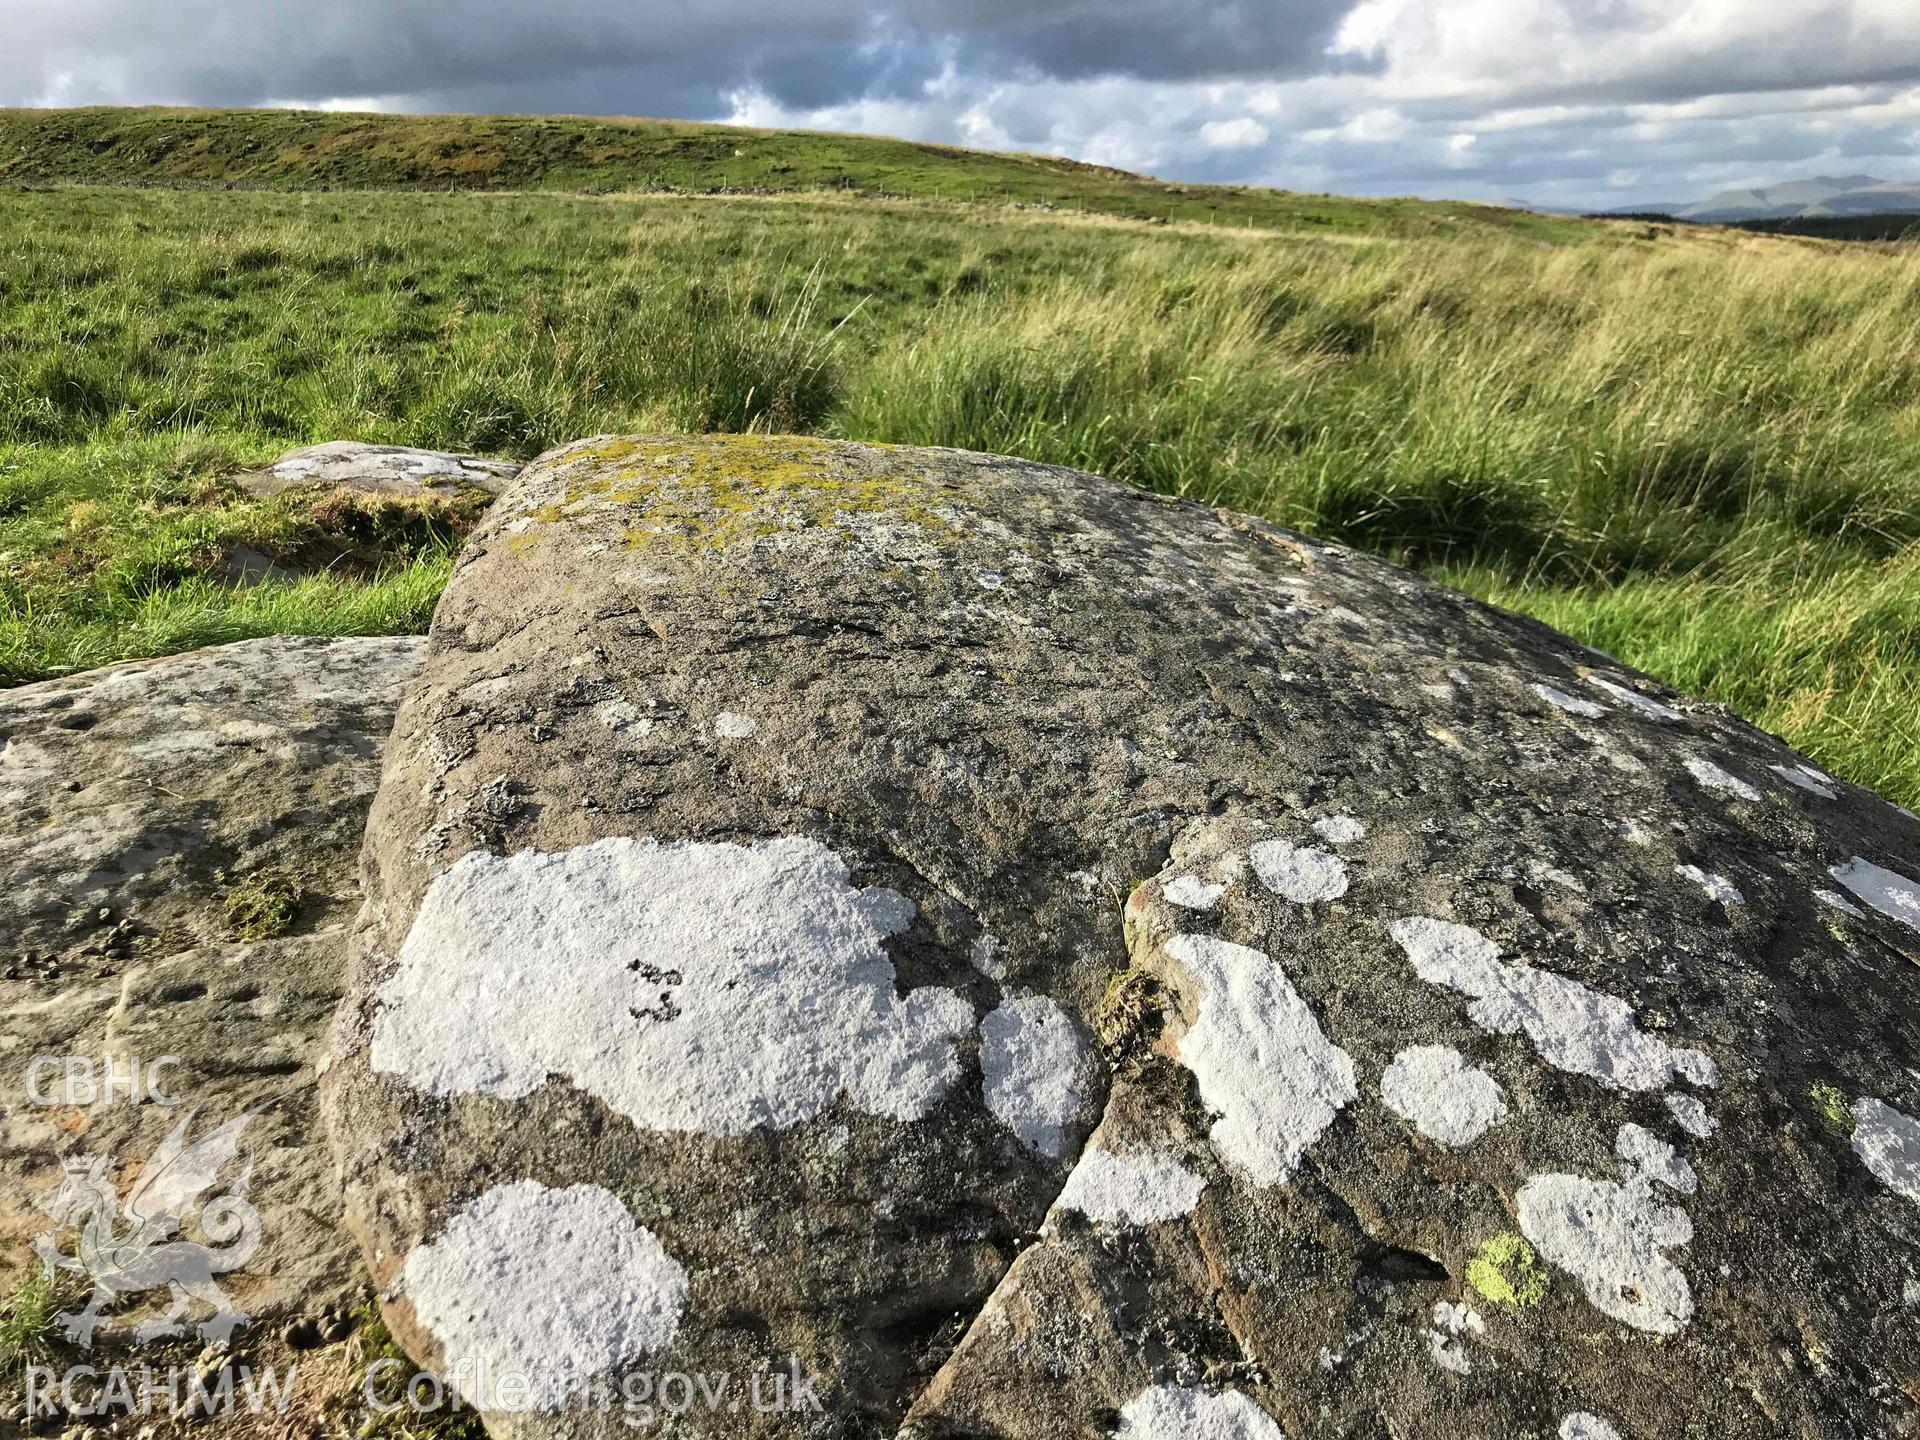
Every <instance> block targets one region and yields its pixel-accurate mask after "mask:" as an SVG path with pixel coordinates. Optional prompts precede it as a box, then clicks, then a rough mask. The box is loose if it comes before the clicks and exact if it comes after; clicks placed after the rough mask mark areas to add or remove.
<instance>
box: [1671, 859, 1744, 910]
mask: <svg viewBox="0 0 1920 1440" xmlns="http://www.w3.org/2000/svg"><path fill="white" fill-rule="evenodd" d="M1673 873H1674V874H1676V875H1678V876H1680V878H1681V879H1683V880H1691V881H1692V882H1693V883H1694V884H1696V885H1698V886H1699V887H1700V893H1701V894H1702V895H1705V896H1706V897H1707V899H1709V900H1715V901H1718V902H1719V903H1720V904H1722V905H1738V904H1740V903H1742V902H1743V901H1744V900H1745V899H1746V898H1747V897H1746V896H1744V895H1742V894H1741V893H1740V891H1739V890H1738V889H1737V888H1736V887H1735V885H1734V883H1733V882H1732V881H1731V880H1728V879H1726V878H1725V877H1724V876H1720V875H1714V874H1711V873H1709V872H1708V871H1705V870H1702V869H1701V868H1700V867H1699V866H1698V865H1676V866H1674V867H1673Z"/></svg>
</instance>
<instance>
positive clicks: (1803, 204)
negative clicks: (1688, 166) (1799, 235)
mask: <svg viewBox="0 0 1920 1440" xmlns="http://www.w3.org/2000/svg"><path fill="white" fill-rule="evenodd" d="M1910 212H1911V213H1920V181H1911V180H1876V179H1875V178H1874V177H1873V176H1871V175H1822V176H1817V177H1815V178H1814V179H1811V180H1791V181H1788V182H1787V183H1786V184H1784V185H1767V186H1764V187H1761V188H1758V189H1754V190H1722V191H1720V192H1719V193H1718V194H1717V195H1709V196H1708V197H1707V198H1706V199H1704V200H1697V201H1684V200H1682V201H1675V202H1673V203H1671V204H1644V205H1628V206H1621V207H1620V208H1619V209H1617V210H1610V211H1607V212H1604V213H1607V214H1635V215H1642V214H1661V215H1671V216H1673V217H1674V218H1675V219H1676V220H1694V221H1698V222H1700V223H1702V224H1708V225H1713V224H1733V223H1737V222H1739V221H1744V220H1806V219H1817V218H1843V217H1846V216H1850V215H1894V214H1907V213H1910Z"/></svg>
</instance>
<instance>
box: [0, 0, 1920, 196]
mask: <svg viewBox="0 0 1920 1440" xmlns="http://www.w3.org/2000/svg"><path fill="white" fill-rule="evenodd" d="M149 102H153V103H159V102H167V103H188V104H198V105H268V104H272V105H281V104H301V105H327V106H337V107H341V108H354V109H381V110H461V111H507V110H510V111H523V112H524V111H567V112H575V113H583V114H619V115H661V116H681V117H686V118H695V119H720V120H737V121H741V122H745V123H751V124H756V125H801V126H808V127H814V128H829V129H837V130H862V131H875V132H881V133H885V134H891V135H906V136H912V137H916V138H922V139H932V140H945V141H952V142H955V143H959V144H964V145H977V146H986V147H991V148H995V149H1018V150H1044V151H1052V152H1056V153H1059V154H1064V155H1072V156H1075V157H1078V158H1080V159H1084V160H1093V161H1099V162H1102V163H1105V164H1111V165H1119V166H1124V167H1126V168H1128V169H1132V170H1145V171H1149V172H1151V173H1154V174H1158V175H1164V176H1168V177H1171V178H1177V179H1188V180H1235V181H1249V182H1254V183H1261V184H1272V185H1280V186H1285V187H1288V188H1291V189H1313V190H1334V191H1343V192H1349V193H1366V194H1422V195H1457V196H1469V197H1479V198H1505V197H1515V198H1521V199H1526V200H1531V201H1534V202H1537V203H1543V204H1567V205H1575V206H1586V205H1593V206H1599V205H1603V204H1604V205H1622V204H1637V203H1648V202H1659V201H1674V200H1685V199H1690V198H1694V197H1697V196H1700V195H1703V194H1705V193H1707V192H1710V191H1713V190H1716V189H1720V188H1724V187H1726V186H1729V185H1744V184H1753V183H1764V182H1766V181H1771V180H1782V179H1794V178H1801V177H1805V176H1811V175H1818V174H1855V173H1868V174H1874V175H1878V176H1880V177H1881V178H1885V179H1898V180H1920V0H1237V3H1236V0H892V3H888V0H879V3H878V4H877V5H876V4H874V3H868V0H540V3H538V4H528V3H524V0H0V104H8V105H83V104H132V103H149Z"/></svg>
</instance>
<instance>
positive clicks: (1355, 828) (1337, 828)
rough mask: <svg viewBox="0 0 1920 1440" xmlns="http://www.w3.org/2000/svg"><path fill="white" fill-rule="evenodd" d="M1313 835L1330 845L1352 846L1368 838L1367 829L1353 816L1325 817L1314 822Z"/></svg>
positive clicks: (1362, 822)
mask: <svg viewBox="0 0 1920 1440" xmlns="http://www.w3.org/2000/svg"><path fill="white" fill-rule="evenodd" d="M1313 833H1314V834H1316V835H1318V836H1319V837H1320V838H1321V839H1322V840H1324V841H1326V842H1327V843H1328V844H1329V845H1351V844H1353V843H1354V841H1356V840H1364V839H1365V838H1366V835H1367V827H1366V823H1365V822H1364V821H1361V820H1356V819H1354V817H1353V816H1351V815H1323V816H1321V818H1320V819H1318V820H1316V821H1314V822H1313Z"/></svg>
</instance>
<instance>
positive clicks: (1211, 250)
mask: <svg viewBox="0 0 1920 1440" xmlns="http://www.w3.org/2000/svg"><path fill="white" fill-rule="evenodd" d="M529 123H531V122H529ZM1356 203H1358V202H1356ZM1571 233H1576V234H1578V235H1579V236H1581V237H1582V239H1581V242H1580V243H1577V244H1568V243H1559V242H1558V240H1557V239H1555V238H1552V237H1547V238H1543V237H1542V236H1540V235H1536V234H1532V233H1528V232H1525V231H1513V232H1510V231H1506V230H1502V229H1498V228H1495V227H1492V226H1474V227H1470V228H1456V229H1455V230H1454V231H1452V232H1449V233H1446V234H1431V233H1429V234H1409V233H1401V232H1399V231H1396V229H1395V226H1394V224H1392V223H1384V222H1383V226H1382V229H1381V233H1378V234H1373V235H1354V234H1346V233H1331V231H1330V230H1329V233H1319V232H1314V233H1302V232H1301V231H1300V230H1299V229H1298V227H1295V226H1291V225H1288V226H1285V227H1283V228H1282V229H1280V230H1261V229H1251V230H1250V229H1245V228H1240V229H1232V228H1227V227H1224V226H1207V225H1201V224H1172V225H1166V224H1145V223H1139V222H1132V221H1126V220H1120V219H1114V218H1110V217H1099V216H1091V217H1084V216H1076V215H1070V214H1059V213H1050V212H1042V211H1031V210H1023V211H1012V210H1008V209H1006V208H1004V207H998V206H993V207H989V206H970V205H966V204H962V203H956V202H954V201H951V200H943V199H922V200H895V199H880V198H874V197H873V196H871V195H867V196H861V195H854V194H847V195H837V196H823V195H807V196H788V197H717V196H710V197H689V196H678V195H618V196H616V195H608V196H586V195H561V194H550V195H540V196H530V195H514V194H477V193H461V194H454V195H448V194H431V193H371V192H352V193H342V192H338V191H336V192H331V193H325V194H321V193H313V192H283V191H282V192H259V191H245V190H235V191H231V192H227V191H204V190H203V191H196V190H169V189H150V190H132V189H115V188H109V187H61V188H56V189H37V190H36V189H24V190H13V191H6V190H0V257H4V258H3V259H0V678H5V679H8V680H16V681H17V680H24V679H28V678H32V677H35V676H40V675H45V674H49V673H54V672H56V671H59V670H62V669H66V668H71V667H75V666H81V665H92V664H98V663H101V662H103V661H106V660H110V659H113V658H117V657H120V656H130V655H141V654H152V653H158V652H161V651H166V650H173V649H179V648H185V647H187V646H191V645H197V644H203V643H209V642H211V641H215V640H223V639H230V638H237V637H239V636H242V635H251V634H265V633H273V632H276V631H301V632H313V633H339V632H348V631H355V632H368V631H403V630H413V629H418V628H420V627H421V626H422V625H423V624H424V622H425V619H426V616H427V614H428V613H429V611H430V609H431V606H432V603H433V599H434V597H435V595H436V594H437V591H438V587H439V585H440V583H441V581H442V580H443V579H444V577H445V574H446V571H447V567H448V565H449V563H450V557H451V555H452V553H453V551H454V549H455V548H456V546H457V544H458V539H459V535H460V533H461V531H462V530H463V528H464V526H465V524H466V523H468V521H469V520H470V517H469V516H463V515H458V514H440V513H423V512H418V511H406V510H404V509H403V510H398V511H375V512H373V513H366V512H361V511H357V510H356V511H350V512H348V511H342V510H341V509H340V508H339V507H331V508H329V507H327V506H325V505H322V504H320V503H318V502H317V501H316V500H315V499H314V498H313V497H311V496H307V497H301V496H297V495H295V496H282V497H279V498H277V499H275V500H270V501H260V500H251V499H248V498H246V497H245V496H244V495H242V494H241V492H240V491H239V490H238V489H237V488H236V487H234V486H233V484H232V483H231V481H230V479H229V478H227V477H229V476H230V474H231V473H232V472H233V471H234V470H235V469H237V468H241V467H244V466H246V465H251V464H258V463H260V462H262V461H264V460H266V459H269V458H271V456H273V455H274V454H276V453H277V452H278V451H280V450H281V449H284V448H286V447H289V446H292V445H296V444H303V443H309V442H312V441H316V440H323V439H334V438H359V439H367V440H378V441H391V442H398V443H406V444H420V445H431V446H436V447H442V448H451V449H470V450H477V451H481V452H486V453H495V454H502V455H509V456H518V457H526V456H531V455H533V454H535V453H537V452H538V451H540V450H541V449H543V448H546V447H547V446H550V445H554V444H558V443H562V442H564V441H567V440H571V439H575V438H578V437H579V436H583V435H587V434H592V433H595V432H599V431H633V430H644V429H660V428H666V429H687V430H715V429H718V430H737V429H756V430H782V431H800V432H811V433H822V434H831V435H844V436H849V437H854V438H860V439H872V440H887V441H897V442H904V443H930V444H944V445H958V446H964V447H968V448H974V449H983V450H994V451H1002V452H1007V453H1012V454H1018V455H1025V456H1030V457H1033V458H1036V459H1041V460H1048V461H1057V462H1060V463H1064V464H1070V465H1076V466H1082V467H1085V468H1088V469H1092V470H1098V471H1102V472H1104V473H1107V474H1111V475H1114V476H1117V477H1119V478H1121V479H1125V480H1128V481H1131V482H1133V483H1136V484H1140V485H1145V486H1149V487H1152V488H1155V489H1159V490H1163V491H1167V492H1171V493H1179V494H1185V495H1189V496H1192V497H1194V498H1197V499H1201V500H1205V501H1207V502H1209V503H1217V504H1226V505H1231V506H1235V507H1238V508H1241V509H1245V510H1249V511H1253V512H1255V513H1259V514H1263V515H1268V516H1271V517H1273V518H1275V519H1277V520H1279V521H1281V522H1283V523H1285V524H1288V525H1292V526H1295V527H1297V528H1300V529H1303V530H1308V531H1311V532H1314V533H1317V534H1321V535H1325V536H1330V537H1335V538H1339V539H1343V540H1346V541H1349V542H1351V543H1354V544H1357V545H1360V546H1364V547H1366V548H1368V549H1371V550H1374V551H1377V552H1380V553H1383V554H1387V555H1389V556H1392V557H1395V558H1398V559H1402V560H1405V561H1407V562H1409V563H1412V564H1415V565H1418V566H1421V567H1423V568H1425V569H1427V570H1428V571H1430V572H1432V573H1436V574H1439V575H1441V576H1443V577H1445V578H1448V579H1450V580H1452V581H1453V582H1454V583H1457V584H1461V585H1463V586H1464V587H1465V588H1467V589H1469V590H1472V591H1474V592H1475V593H1478V594H1482V595H1486V596H1489V597H1492V598H1494V599H1497V600H1499V601H1500V602H1502V603H1505V604H1509V605H1513V606H1515V607H1516V608H1520V609H1524V610H1527V611H1530V612H1532V613H1535V614H1538V615H1540V616H1542V617H1544V618H1545V619H1547V620H1548V621H1549V622H1551V623H1554V624H1556V625H1560V626H1561V627H1563V628H1565V629H1568V630H1569V631H1571V632H1572V633H1574V634H1575V635H1577V636H1578V637H1579V638H1581V639H1583V640H1585V641H1587V642H1588V643H1590V644H1594V645H1597V646H1599V647H1600V648H1603V649H1606V650H1608V651H1610V652H1611V653H1613V654H1616V655H1618V656H1619V657H1620V658H1621V659H1623V660H1625V661H1627V662H1628V663H1630V664H1634V665H1638V666H1640V667H1642V668H1644V669H1647V670H1649V671H1651V672H1653V673H1655V674H1659V675H1662V676H1663V677H1665V678H1667V679H1669V680H1672V681H1673V682H1674V683H1676V684H1678V685H1680V686H1681V687H1683V688H1685V689H1687V690H1689V691H1693V692H1695V693H1699V694H1702V695H1705V696H1707V697H1709V698H1712V699H1717V700H1721V701H1724V702H1726V703H1728V704H1730V705H1732V706H1733V707H1734V708H1736V709H1738V710H1740V711H1741V712H1742V713H1744V714H1746V715H1748V716H1750V717H1751V718H1753V719H1755V720H1756V721H1758V722H1759V723H1761V724H1763V725H1767V726H1769V727H1770V728H1773V729H1776V730H1779V731H1781V732H1782V733H1784V734H1786V735H1787V736H1788V737H1789V738H1790V739H1792V740H1793V741H1795V743H1797V744H1799V745H1800V746H1801V747H1802V748H1804V749H1805V750H1807V752H1808V753H1809V754H1811V755H1812V756H1813V757H1814V758H1815V759H1816V760H1818V761H1819V762H1820V763H1822V764H1823V765H1826V766H1828V767H1830V768H1832V769H1834V770H1835V771H1837V772H1838V773H1842V774H1845V775H1847V776H1849V777H1850V778H1853V779H1857V780H1860V781H1862V782H1864V783H1867V784H1871V785H1874V786H1877V787H1879V788H1880V789H1882V790H1883V791H1884V792H1885V793H1887V794H1889V795H1891V796H1893V797H1895V798H1897V799H1900V800H1902V801H1904V802H1906V803H1909V804H1911V803H1913V802H1914V801H1915V800H1916V799H1920V255H1917V254H1916V253H1915V252H1914V251H1911V250H1902V249H1898V248H1855V249H1847V248H1843V247H1839V246H1832V245H1824V244H1818V243H1813V242H1803V241H1796V240H1783V239H1774V238H1763V237H1753V236H1747V235H1741V234H1735V233H1731V232H1724V231H1707V230H1698V231H1695V230H1680V231H1677V232H1671V231H1669V232H1663V231H1660V230H1657V229H1653V228H1649V227H1644V226H1637V225H1588V226H1581V227H1575V228H1574V230H1573V231H1572V232H1571ZM242 545H244V546H248V547H250V548H252V549H255V550H259V551H262V552H264V553H266V554H268V555H270V556H273V557H274V558H276V559H281V560H283V561H286V562H288V563H298V564H301V565H303V566H305V567H306V568H309V569H312V570H315V571H316V574H315V575H314V578H311V579H308V580H304V581H302V582H300V583H299V584H295V585H281V584H265V585H258V586H253V587H250V588H249V587H236V586H234V585H233V584H231V583H230V582H228V581H226V580H224V579H223V578H222V577H223V575H225V574H227V573H228V572H227V569H226V566H227V563H228V560H229V557H231V555H232V553H233V552H234V550H235V548H236V547H238V546H242Z"/></svg>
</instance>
